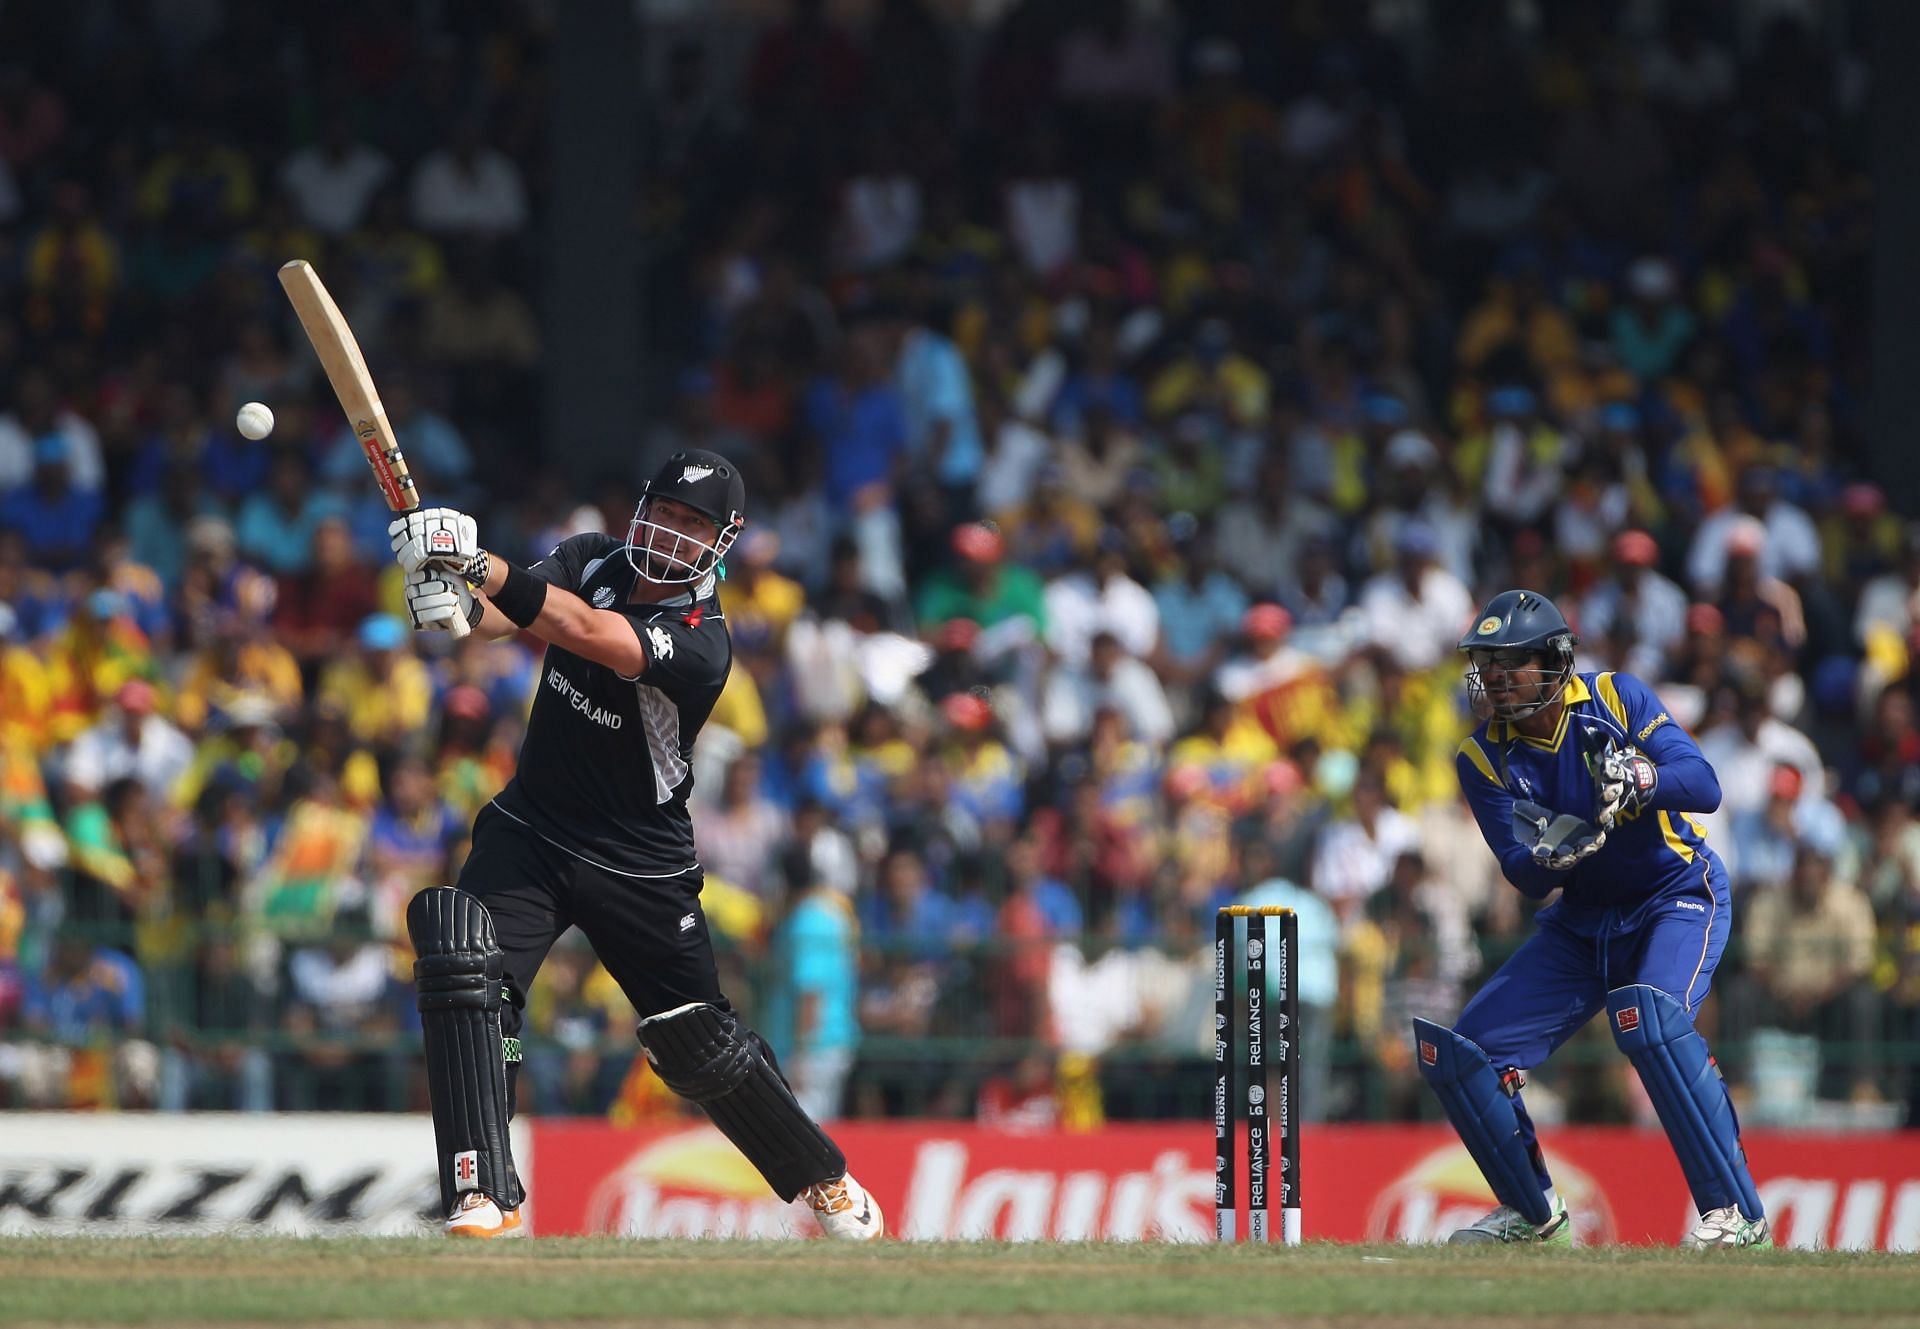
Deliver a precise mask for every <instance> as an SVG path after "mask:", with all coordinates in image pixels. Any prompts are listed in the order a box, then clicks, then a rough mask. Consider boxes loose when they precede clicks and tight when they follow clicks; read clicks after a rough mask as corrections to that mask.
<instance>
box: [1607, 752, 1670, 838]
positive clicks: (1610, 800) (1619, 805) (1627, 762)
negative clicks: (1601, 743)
mask: <svg viewBox="0 0 1920 1329" xmlns="http://www.w3.org/2000/svg"><path fill="white" fill-rule="evenodd" d="M1599 781H1600V807H1599V821H1600V824H1601V825H1602V826H1604V827H1607V828H1608V829H1612V827H1613V825H1614V823H1615V822H1617V821H1619V820H1620V819H1621V818H1622V817H1623V816H1624V817H1630V816H1632V815H1634V814H1635V813H1637V812H1639V811H1640V809H1642V808H1644V807H1645V806H1646V805H1647V804H1649V803H1651V802H1652V801H1653V791H1654V790H1655V789H1656V788H1658V787H1659V785H1660V768H1659V767H1657V766H1655V765H1654V764H1653V762H1652V760H1651V759H1650V758H1648V756H1647V755H1646V754H1645V753H1644V752H1641V751H1640V750H1639V749H1638V748H1609V749H1608V750H1607V754H1606V755H1605V756H1604V757H1602V758H1601V759H1600V771H1599Z"/></svg>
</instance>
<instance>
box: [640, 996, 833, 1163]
mask: <svg viewBox="0 0 1920 1329" xmlns="http://www.w3.org/2000/svg"><path fill="white" fill-rule="evenodd" d="M639 1035H640V1046H641V1047H643V1048H645V1049H646V1053H647V1060H648V1061H649V1062H650V1063H652V1065H653V1068H654V1070H655V1071H656V1072H657V1073H658V1074H659V1076H660V1079H661V1082H662V1083H664V1084H665V1085H666V1086H667V1087H668V1088H669V1089H672V1090H673V1091H674V1092H675V1093H676V1094H679V1095H680V1096H681V1097H682V1098H685V1099H688V1100H690V1101H691V1102H695V1103H698V1104H699V1105H700V1106H701V1108H702V1109H703V1110H705V1112H706V1114H707V1116H708V1117H709V1118H711V1119H712V1121H713V1124H714V1125H715V1126H718V1127H719V1128H720V1133H721V1134H722V1135H724V1136H726V1137H727V1139H729V1140H730V1141H732V1142H733V1147H734V1148H736V1149H738V1150H739V1151H740V1152H741V1154H742V1155H743V1156H744V1157H745V1158H746V1160H747V1161H748V1162H749V1163H752V1164H753V1165H754V1167H755V1168H757V1169H758V1170H759V1172H760V1175H761V1176H762V1177H765V1178H766V1181H767V1185H769V1186H771V1187H772V1188H773V1192H774V1194H776V1195H778V1196H779V1197H780V1198H781V1199H783V1200H792V1199H793V1198H794V1197H795V1196H796V1195H798V1194H799V1193H800V1192H801V1191H802V1190H803V1189H804V1188H806V1187H808V1186H811V1185H813V1184H814V1183H815V1182H817V1181H827V1180H830V1179H832V1178H834V1177H838V1176H840V1175H841V1174H842V1173H844V1172H845V1171H846V1170H847V1159H846V1155H844V1154H842V1153H841V1152H840V1147H839V1146H838V1145H836V1144H834V1142H833V1141H832V1140H831V1139H829V1138H828V1136H827V1134H826V1132H825V1131H822V1130H821V1129H820V1127H819V1126H818V1125H816V1124H815V1122H814V1120H813V1118H811V1117H809V1116H808V1115H807V1114H806V1111H805V1109H803V1108H802V1107H801V1106H800V1103H799V1101H798V1100H797V1099H795V1098H794V1096H793V1091H792V1090H791V1089H789V1088H788V1087H787V1082H786V1081H785V1080H784V1079H782V1078H781V1076H780V1072H779V1071H778V1070H776V1069H774V1066H773V1062H772V1060H771V1058H770V1057H769V1056H768V1055H767V1052H766V1049H765V1047H764V1046H763V1045H762V1044H761V1042H760V1039H759V1036H758V1035H756V1034H754V1033H752V1032H750V1031H748V1030H746V1029H743V1028H742V1027H741V1025H740V1021H739V1020H738V1019H737V1018H736V1017H735V1016H734V1014H733V1012H731V1011H723V1010H721V1009H720V1008H719V1007H717V1006H713V1005H710V1004H708V1003H707V1002H693V1003H690V1004H688V1005H686V1006H679V1007H676V1008H674V1009H673V1010H670V1011H664V1012H662V1013H661V1014H659V1015H653V1016H649V1017H647V1018H646V1019H644V1020H642V1021H641V1022H640V1028H639Z"/></svg>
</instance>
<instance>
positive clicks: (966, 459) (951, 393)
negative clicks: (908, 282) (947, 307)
mask: <svg viewBox="0 0 1920 1329" xmlns="http://www.w3.org/2000/svg"><path fill="white" fill-rule="evenodd" d="M930 303H931V302H924V303H920V304H919V305H918V306H917V307H916V309H915V310H914V311H913V312H912V313H911V314H910V315H909V317H908V319H907V321H906V323H905V326H904V330H903V331H902V333H901V339H900V358H899V360H898V361H897V362H896V364H895V366H894V379H895V382H896V383H898V385H899V389H900V401H901V404H902V405H903V406H904V407H905V409H906V417H907V448H908V451H910V452H911V453H912V454H913V456H914V457H915V458H916V460H917V461H918V462H919V464H920V465H921V466H922V467H923V468H924V469H926V470H928V471H930V472H931V473H932V474H933V475H934V476H936V477H937V478H938V479H939V481H940V484H941V487H942V488H944V489H946V490H947V491H948V494H949V496H950V497H957V496H959V495H962V494H965V495H967V496H968V497H969V498H970V497H971V491H972V489H973V484H974V481H976V480H977V479H979V477H980V466H981V464H982V462H984V461H985V459H986V449H985V448H984V447H983V446H982V444H981V441H980V421H979V419H978V417H977V416H976V415H975V414H974V409H973V379H972V378H971V377H970V376H969V375H968V373H967V362H966V361H965V360H964V359H962V358H961V356H960V348H959V347H957V346H955V345H954V344H953V341H952V339H951V338H949V337H947V336H946V335H945V334H943V333H941V332H939V331H937V330H936V327H935V319H934V316H933V313H932V311H931V308H930ZM955 515H962V514H955Z"/></svg>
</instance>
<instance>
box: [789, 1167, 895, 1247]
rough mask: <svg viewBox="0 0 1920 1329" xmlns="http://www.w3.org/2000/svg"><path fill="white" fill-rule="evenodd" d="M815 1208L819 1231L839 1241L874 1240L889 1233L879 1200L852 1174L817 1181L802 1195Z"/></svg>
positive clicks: (814, 1213)
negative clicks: (830, 1179)
mask: <svg viewBox="0 0 1920 1329" xmlns="http://www.w3.org/2000/svg"><path fill="white" fill-rule="evenodd" d="M800 1198H801V1199H803V1200H805V1201H806V1202H807V1203H808V1204H809V1205H811V1206H812V1207H813V1216H814V1217H815V1218H817V1219H819V1220H820V1230H821V1231H822V1232H825V1233H826V1234H827V1235H828V1236H829V1237H832V1238H833V1239H834V1240H836V1241H873V1240H874V1239H875V1238H878V1237H883V1236H885V1235H886V1233H887V1219H886V1215H884V1214H882V1213H881V1212H880V1204H879V1201H877V1200H875V1199H874V1198H873V1196H872V1195H870V1194H868V1193H867V1188H866V1187H865V1186H862V1185H861V1184H860V1183H859V1182H857V1181H855V1180H854V1179H853V1174H852V1173H851V1172H849V1173H847V1174H845V1175H844V1176H840V1177H835V1178H834V1179H833V1180H832V1181H818V1182H815V1183H814V1184H813V1185H811V1186H809V1187H807V1188H806V1189H805V1190H804V1191H801V1192H800Z"/></svg>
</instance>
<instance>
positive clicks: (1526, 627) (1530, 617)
mask: <svg viewBox="0 0 1920 1329" xmlns="http://www.w3.org/2000/svg"><path fill="white" fill-rule="evenodd" d="M1579 640H1580V639H1579V638H1578V637H1576V636H1575V635H1574V632H1573V628H1572V627H1571V626H1570V625H1569V624H1568V623H1567V619H1566V616H1565V615H1564V614H1562V613H1561V612H1560V611H1559V610H1558V609H1556V608H1555V607H1554V603H1553V601H1551V600H1549V599H1547V597H1546V596H1544V595H1541V594H1540V593H1539V592H1537V591H1502V592H1500V594H1498V595H1496V596H1494V597H1493V599H1491V600H1489V601H1487V603H1486V607H1485V608H1483V609H1481V611H1480V612H1479V614H1478V615H1476V616H1475V618H1474V621H1473V625H1472V626H1471V627H1469V628H1468V629H1467V631H1466V635H1465V636H1463V637H1461V638H1460V644H1459V649H1460V650H1463V651H1465V652H1466V653H1467V660H1468V661H1469V667H1468V669H1467V696H1468V699H1469V700H1471V701H1472V703H1473V709H1474V712H1475V713H1476V714H1478V715H1481V716H1485V717H1489V718H1491V719H1496V720H1523V719H1525V718H1526V717H1527V716H1529V715H1532V714H1533V713H1534V712H1536V711H1539V710H1541V709H1542V708H1544V707H1547V706H1551V705H1552V704H1553V702H1554V699H1555V698H1557V697H1558V696H1559V695H1560V693H1561V692H1562V691H1563V690H1565V688H1566V686H1567V683H1568V682H1569V681H1570V680H1571V679H1572V678H1573V648H1574V645H1575V644H1576V643H1577V642H1578V641H1579ZM1543 662H1544V663H1543Z"/></svg>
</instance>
